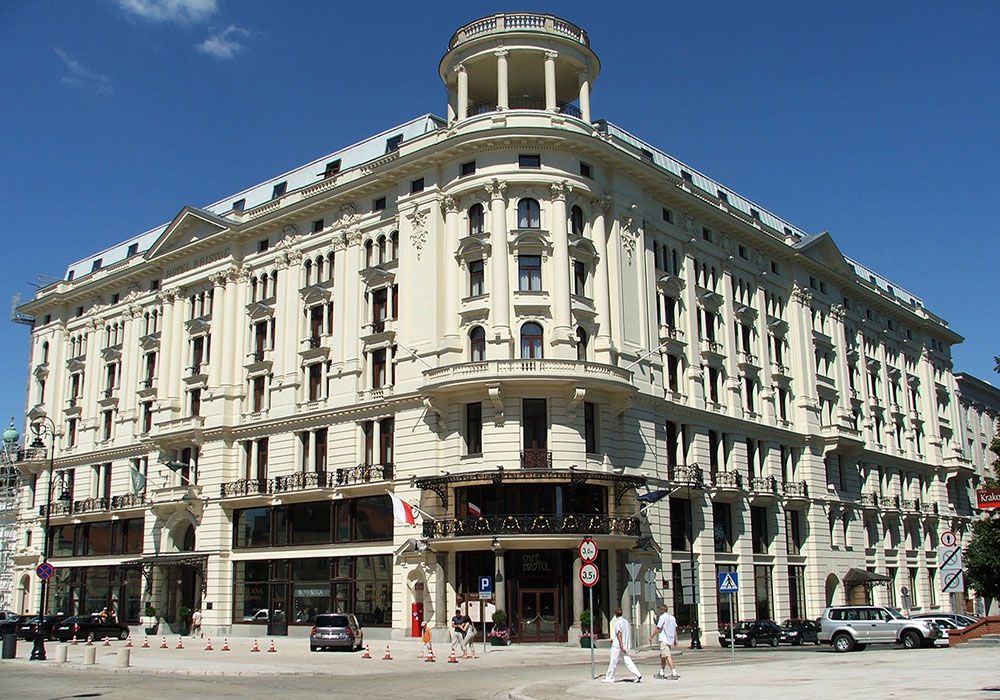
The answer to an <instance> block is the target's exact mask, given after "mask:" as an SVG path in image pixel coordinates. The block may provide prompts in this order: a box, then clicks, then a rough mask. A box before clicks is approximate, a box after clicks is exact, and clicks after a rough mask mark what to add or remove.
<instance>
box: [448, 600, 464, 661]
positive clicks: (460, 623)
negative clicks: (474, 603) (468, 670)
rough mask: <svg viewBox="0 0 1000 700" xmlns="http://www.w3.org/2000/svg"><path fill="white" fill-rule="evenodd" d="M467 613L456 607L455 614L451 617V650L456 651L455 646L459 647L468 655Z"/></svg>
mask: <svg viewBox="0 0 1000 700" xmlns="http://www.w3.org/2000/svg"><path fill="white" fill-rule="evenodd" d="M465 630H466V626H465V615H463V614H462V611H461V610H459V609H458V608H455V614H454V615H453V616H452V618H451V650H452V651H455V647H459V648H460V649H461V650H462V656H463V657H464V656H466V651H465Z"/></svg>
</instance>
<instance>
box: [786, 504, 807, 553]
mask: <svg viewBox="0 0 1000 700" xmlns="http://www.w3.org/2000/svg"><path fill="white" fill-rule="evenodd" d="M802 534H803V533H802V515H801V514H800V513H799V511H797V510H786V511H785V537H786V538H787V541H788V553H789V554H791V555H798V554H802V542H803V537H802Z"/></svg>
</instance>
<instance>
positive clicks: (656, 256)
mask: <svg viewBox="0 0 1000 700" xmlns="http://www.w3.org/2000/svg"><path fill="white" fill-rule="evenodd" d="M653 267H655V268H656V269H657V270H662V269H663V268H662V267H661V266H660V243H659V241H653Z"/></svg>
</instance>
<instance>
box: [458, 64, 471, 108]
mask: <svg viewBox="0 0 1000 700" xmlns="http://www.w3.org/2000/svg"><path fill="white" fill-rule="evenodd" d="M455 73H457V74H458V104H457V105H456V107H457V108H458V120H459V121H462V120H463V119H465V118H466V117H467V116H469V74H468V73H467V72H466V70H465V66H464V65H462V64H461V63H459V64H458V65H457V66H455Z"/></svg>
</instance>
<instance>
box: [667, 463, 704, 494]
mask: <svg viewBox="0 0 1000 700" xmlns="http://www.w3.org/2000/svg"><path fill="white" fill-rule="evenodd" d="M668 479H669V480H670V481H672V482H673V483H675V484H677V485H679V486H688V487H690V488H696V489H700V488H704V486H705V476H704V473H703V472H702V470H701V467H699V466H697V465H692V466H690V467H681V466H676V467H670V468H669V470H668Z"/></svg>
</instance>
